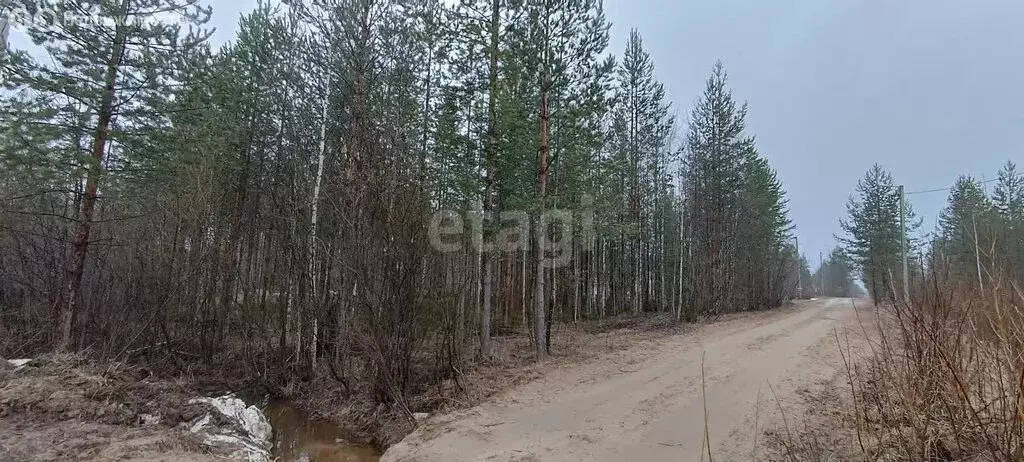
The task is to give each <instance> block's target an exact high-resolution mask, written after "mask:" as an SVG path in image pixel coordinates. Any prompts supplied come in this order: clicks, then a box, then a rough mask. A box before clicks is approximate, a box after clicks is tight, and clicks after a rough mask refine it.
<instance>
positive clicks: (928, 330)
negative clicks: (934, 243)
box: [782, 275, 1024, 461]
mask: <svg viewBox="0 0 1024 462" xmlns="http://www.w3.org/2000/svg"><path fill="white" fill-rule="evenodd" d="M911 298H912V300H911V301H910V302H909V303H906V302H899V303H896V304H894V305H891V306H888V307H883V308H882V309H880V310H878V312H877V316H876V318H875V319H873V320H870V321H868V322H866V323H865V324H870V325H869V326H866V327H865V331H864V333H865V334H868V335H867V336H868V337H869V339H870V340H868V341H867V342H866V345H868V346H869V347H870V349H869V350H868V351H866V352H865V354H863V355H861V356H858V355H857V352H856V351H852V350H851V349H850V347H849V343H848V341H846V340H844V339H843V338H842V337H841V336H840V335H837V337H836V340H837V345H838V346H839V348H840V350H841V351H842V352H843V356H842V358H843V361H844V364H845V370H844V371H842V379H843V380H841V382H842V386H835V387H833V389H832V390H831V391H830V392H832V393H835V392H836V391H837V390H836V389H841V392H842V395H843V396H842V400H841V401H842V402H843V406H842V407H841V410H840V411H838V412H834V413H831V414H829V418H828V419H825V420H826V421H822V422H817V423H816V424H817V426H818V427H819V430H822V429H821V427H822V426H823V427H824V429H823V431H815V430H810V431H806V432H797V433H798V435H797V436H791V437H787V438H782V440H783V443H782V445H783V446H784V450H783V451H782V453H783V456H782V458H783V459H785V460H793V461H795V460H837V459H835V457H837V454H845V455H844V456H842V457H840V459H838V460H849V459H851V458H854V459H861V460H872V461H875V460H910V461H980V460H985V461H1019V460H1024V356H1022V355H1024V311H1022V308H1024V294H1022V292H1021V290H1020V288H1019V286H1017V285H1014V284H1011V283H1008V282H1004V283H991V282H990V283H989V284H988V285H987V287H985V289H984V290H980V289H977V288H976V284H975V287H972V286H971V285H968V284H961V283H957V282H954V280H953V279H951V278H946V277H939V276H934V275H933V276H932V277H930V278H929V280H928V281H927V283H926V287H923V288H920V289H919V290H917V291H916V293H915V294H914V295H913V296H912V297H911ZM854 350H855V349H854ZM837 383H838V382H837ZM831 402H832V403H835V402H836V400H835V399H833V400H831ZM833 406H834V404H833ZM819 410H820V409H819ZM819 414H823V413H820V412H819ZM807 419H811V420H813V419H814V417H813V416H809V417H805V420H807ZM830 427H831V428H830ZM829 433H831V434H833V435H836V434H843V433H845V434H846V435H847V436H848V438H845V439H842V438H838V439H837V438H824V439H822V438H821V436H822V435H823V434H826V435H827V434H829ZM838 440H842V441H843V443H842V444H843V445H845V446H846V447H836V446H834V445H835V444H836V443H837V441H838Z"/></svg>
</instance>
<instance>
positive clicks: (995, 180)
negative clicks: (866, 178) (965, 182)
mask: <svg viewBox="0 0 1024 462" xmlns="http://www.w3.org/2000/svg"><path fill="white" fill-rule="evenodd" d="M1014 177H1015V178H1022V177H1024V173H1018V174H1016V175H1014ZM975 181H978V180H975ZM997 181H999V178H994V179H991V180H985V181H978V184H989V183H995V182H997ZM955 187H956V186H955V185H954V186H948V187H945V188H936V189H926V190H923V191H911V192H907V193H904V194H905V195H907V196H912V195H915V194H928V193H934V192H942V191H952V190H953V188H955Z"/></svg>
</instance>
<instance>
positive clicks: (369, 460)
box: [265, 400, 381, 462]
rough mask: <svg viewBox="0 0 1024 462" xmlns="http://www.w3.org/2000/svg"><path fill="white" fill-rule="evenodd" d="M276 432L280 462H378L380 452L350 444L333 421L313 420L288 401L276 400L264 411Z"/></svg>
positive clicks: (277, 452)
mask: <svg viewBox="0 0 1024 462" xmlns="http://www.w3.org/2000/svg"><path fill="white" fill-rule="evenodd" d="M265 413H266V415H267V420H269V421H270V426H271V427H273V429H274V437H273V439H274V449H273V456H274V458H275V459H276V460H278V461H280V462H300V461H301V462H377V461H378V460H380V455H381V454H380V451H378V450H377V448H375V447H373V446H371V445H368V444H357V443H351V442H350V441H351V439H350V438H349V435H348V433H346V432H345V430H344V429H342V428H341V427H339V426H337V425H334V424H332V423H330V422H325V421H322V420H317V419H311V418H309V416H307V415H305V414H304V413H303V412H302V411H300V410H299V409H297V408H295V407H294V406H292V405H291V404H290V403H288V402H287V401H280V400H273V401H271V402H270V404H268V405H267V408H266V410H265Z"/></svg>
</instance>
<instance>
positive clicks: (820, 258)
mask: <svg viewBox="0 0 1024 462" xmlns="http://www.w3.org/2000/svg"><path fill="white" fill-rule="evenodd" d="M818 273H820V274H819V275H818V277H819V278H820V279H821V286H820V287H819V289H818V290H820V291H821V294H819V295H821V296H822V297H825V296H826V294H825V257H824V256H823V254H822V253H821V252H818Z"/></svg>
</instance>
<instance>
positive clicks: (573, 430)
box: [383, 299, 864, 462]
mask: <svg viewBox="0 0 1024 462" xmlns="http://www.w3.org/2000/svg"><path fill="white" fill-rule="evenodd" d="M863 304H864V303H863V302H858V305H863ZM837 329H838V330H839V332H842V331H843V330H844V329H849V330H850V331H856V330H858V329H859V324H858V321H857V315H856V314H855V309H854V307H853V301H852V300H849V299H827V300H818V301H811V302H803V303H801V304H800V305H798V306H797V307H795V308H787V309H783V310H779V311H775V312H769V313H760V314H755V315H752V316H747V317H741V318H738V319H732V320H729V321H723V322H720V323H714V324H710V325H707V326H704V327H701V328H699V329H697V330H696V331H694V332H689V333H685V334H680V335H676V336H671V337H668V338H664V339H661V340H658V341H649V342H643V343H641V344H638V345H636V346H634V347H632V348H629V349H627V350H624V351H620V352H617V353H610V354H608V355H606V356H603V357H601V358H599V359H598V360H595V361H591V362H588V363H587V364H582V365H579V366H573V367H568V368H564V369H560V370H556V371H553V372H551V373H548V374H546V375H545V376H544V377H542V378H540V379H538V380H536V381H534V382H531V383H528V384H526V385H523V386H520V387H517V388H513V389H511V390H509V391H507V392H505V393H503V394H501V395H500V396H499V397H497V398H495V399H493V400H491V401H490V402H487V403H484V404H481V405H479V406H476V407H474V408H471V409H468V410H465V411H460V412H456V413H453V414H449V415H447V416H443V417H439V418H437V419H434V420H433V421H430V422H428V423H427V424H425V425H423V426H421V427H420V428H419V429H418V430H417V431H416V432H415V433H413V434H411V435H409V436H408V437H407V438H406V439H405V440H403V441H402V442H401V443H399V444H397V445H395V446H394V447H392V448H391V449H390V450H388V452H387V453H385V455H384V458H383V460H386V461H405V460H413V461H435V460H436V461H452V460H466V461H484V460H495V461H505V460H544V461H546V460H587V461H592V460H608V461H631V462H636V461H646V460H674V461H678V460H701V453H702V452H706V451H703V449H702V448H703V444H702V443H703V441H704V429H705V424H704V406H705V399H704V395H703V394H702V393H701V357H702V356H703V357H704V380H705V381H706V387H707V393H706V404H707V413H708V419H707V428H708V431H709V434H710V439H711V446H712V451H713V454H714V456H715V460H726V461H732V460H751V458H752V456H753V455H754V451H755V441H754V439H755V435H758V436H757V437H758V438H761V439H763V438H762V437H761V436H759V435H760V433H762V432H763V430H764V429H765V428H767V427H768V426H775V425H777V424H778V423H779V421H780V420H781V419H780V417H781V415H782V414H781V413H780V412H779V402H781V404H782V408H783V409H785V413H786V415H787V416H789V415H791V414H790V411H791V409H792V408H794V407H799V402H800V400H799V399H797V394H798V393H799V392H800V390H801V389H808V388H810V387H814V386H815V384H816V383H818V382H820V381H822V380H828V379H831V378H835V377H836V376H837V375H836V374H837V368H838V367H841V365H842V363H841V360H840V358H839V355H838V351H839V350H838V348H837V347H836V343H835V337H834V334H833V332H834V330H837ZM840 336H842V333H840ZM769 383H770V384H771V386H772V387H773V388H774V394H773V393H772V391H770V389H769V387H768V384H769ZM759 396H760V398H759ZM776 396H777V397H778V402H777V400H776ZM792 410H793V414H792V415H795V414H796V413H797V409H792ZM755 418H756V419H755ZM755 420H756V422H757V428H758V430H755ZM763 446H764V445H763V444H761V441H758V444H757V447H758V449H756V451H757V452H758V454H760V452H761V448H762V447H763Z"/></svg>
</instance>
